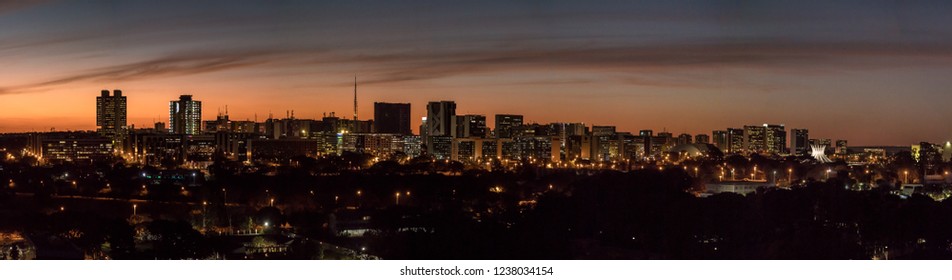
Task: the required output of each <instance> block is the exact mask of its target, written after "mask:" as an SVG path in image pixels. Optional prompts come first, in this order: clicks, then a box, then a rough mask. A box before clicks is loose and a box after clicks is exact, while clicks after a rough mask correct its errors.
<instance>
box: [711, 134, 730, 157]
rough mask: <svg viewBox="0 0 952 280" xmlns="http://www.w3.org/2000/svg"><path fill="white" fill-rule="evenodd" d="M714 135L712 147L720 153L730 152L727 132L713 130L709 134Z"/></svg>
mask: <svg viewBox="0 0 952 280" xmlns="http://www.w3.org/2000/svg"><path fill="white" fill-rule="evenodd" d="M711 135H714V146H715V147H717V148H718V149H720V150H721V151H722V152H724V153H727V152H729V151H730V145H728V143H730V141H728V135H727V130H715V131H713V132H712V133H711Z"/></svg>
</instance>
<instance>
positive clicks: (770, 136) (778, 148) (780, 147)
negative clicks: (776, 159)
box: [764, 124, 787, 154]
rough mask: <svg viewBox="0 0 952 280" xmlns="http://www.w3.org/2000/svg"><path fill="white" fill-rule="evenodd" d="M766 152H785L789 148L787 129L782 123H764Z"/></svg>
mask: <svg viewBox="0 0 952 280" xmlns="http://www.w3.org/2000/svg"><path fill="white" fill-rule="evenodd" d="M764 147H765V148H766V151H765V152H766V153H769V154H784V153H786V149H787V129H786V128H784V125H782V124H779V125H778V124H764Z"/></svg>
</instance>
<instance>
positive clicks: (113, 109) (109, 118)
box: [96, 89, 127, 140]
mask: <svg viewBox="0 0 952 280" xmlns="http://www.w3.org/2000/svg"><path fill="white" fill-rule="evenodd" d="M112 93H113V95H109V90H105V89H104V90H102V92H101V95H100V96H97V97H96V126H97V128H96V132H98V133H99V135H101V136H104V137H108V138H112V139H113V140H118V137H120V136H121V135H123V132H124V131H125V130H126V128H127V126H126V97H125V96H122V91H121V90H118V89H117V90H113V91H112Z"/></svg>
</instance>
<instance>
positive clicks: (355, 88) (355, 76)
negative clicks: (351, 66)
mask: <svg viewBox="0 0 952 280" xmlns="http://www.w3.org/2000/svg"><path fill="white" fill-rule="evenodd" d="M356 121H357V74H354V122H356Z"/></svg>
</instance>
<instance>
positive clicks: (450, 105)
mask: <svg viewBox="0 0 952 280" xmlns="http://www.w3.org/2000/svg"><path fill="white" fill-rule="evenodd" d="M455 116H456V102H453V101H434V102H430V103H428V104H427V105H426V139H425V141H426V149H427V153H429V154H430V155H433V156H435V157H437V158H441V159H442V158H449V156H450V147H451V146H452V144H453V133H454V131H453V121H454V117H455ZM422 134H423V133H421V135H422ZM447 137H448V139H444V138H447Z"/></svg>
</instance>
